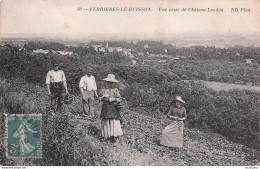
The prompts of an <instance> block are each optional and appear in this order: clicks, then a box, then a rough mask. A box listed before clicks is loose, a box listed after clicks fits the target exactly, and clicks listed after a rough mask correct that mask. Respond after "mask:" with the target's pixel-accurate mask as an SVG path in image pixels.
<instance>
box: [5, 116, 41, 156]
mask: <svg viewBox="0 0 260 169" xmlns="http://www.w3.org/2000/svg"><path fill="white" fill-rule="evenodd" d="M41 124H42V116H41V114H11V115H10V114H7V115H6V136H7V141H6V143H7V150H6V155H7V158H14V157H18V158H19V157H20V158H41V157H42V142H41V132H42V130H41Z"/></svg>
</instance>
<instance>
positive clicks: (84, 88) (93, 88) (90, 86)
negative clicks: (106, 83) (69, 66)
mask: <svg viewBox="0 0 260 169" xmlns="http://www.w3.org/2000/svg"><path fill="white" fill-rule="evenodd" d="M92 71H93V68H91V67H88V68H87V70H86V75H85V76H83V77H82V78H81V79H80V82H79V88H80V92H81V94H82V104H83V116H90V117H91V118H94V117H95V114H94V109H93V106H94V100H95V98H98V95H97V85H96V80H95V77H94V76H93V75H92Z"/></svg>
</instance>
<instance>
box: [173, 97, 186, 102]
mask: <svg viewBox="0 0 260 169" xmlns="http://www.w3.org/2000/svg"><path fill="white" fill-rule="evenodd" d="M174 101H179V102H181V103H186V102H185V101H184V100H182V98H181V96H176V97H175V99H174Z"/></svg>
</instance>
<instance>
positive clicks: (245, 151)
mask: <svg viewBox="0 0 260 169" xmlns="http://www.w3.org/2000/svg"><path fill="white" fill-rule="evenodd" d="M45 93H46V89H45V87H42V86H39V85H36V84H28V83H23V82H21V81H20V80H19V79H18V80H12V81H8V80H4V79H1V86H0V94H1V99H0V100H1V108H3V109H4V111H3V110H1V111H2V112H5V113H14V112H16V113H18V112H19V113H29V114H30V113H42V116H43V124H42V127H43V128H42V139H43V142H42V145H43V159H7V158H6V157H5V146H4V141H3V138H4V137H3V134H4V133H3V131H4V129H5V125H4V119H3V114H1V116H0V121H1V130H0V131H1V132H0V138H1V141H0V149H1V151H0V152H1V154H0V155H1V157H0V164H1V165H19V166H20V165H26V166H30V165H70V166H71V165H92V166H93V165H99V166H100V165H115V166H118V165H119V166H122V165H123V166H128V165H131V166H133V165H138V166H142V165H146V166H148V165H156V166H158V165H160V166H162V165H166V166H169V165H178V166H179V165H188V166H190V165H192V166H200V165H220V166H229V165H232V166H233V165H235V166H236V165H237V166H239V165H242V166H249V165H250V166H251V165H256V164H257V161H258V159H257V158H258V151H257V150H256V149H253V148H248V147H246V146H243V145H241V144H238V143H234V142H232V141H229V140H227V139H226V138H225V137H223V136H221V135H219V134H213V133H210V132H206V131H202V130H199V129H196V128H189V127H187V124H186V127H185V130H184V148H183V149H182V150H180V151H174V150H171V149H169V148H167V147H163V146H159V145H158V142H159V139H160V134H161V131H162V130H163V128H164V127H165V126H166V125H167V124H169V123H170V122H169V121H168V120H166V119H165V118H164V116H163V115H162V114H154V115H153V116H151V115H145V114H149V112H147V113H145V111H146V109H145V108H143V109H141V108H138V109H137V110H136V111H131V110H129V109H128V107H127V105H125V107H124V109H123V112H122V116H123V131H124V136H123V137H121V138H120V144H119V146H118V147H113V146H112V144H111V143H109V142H106V141H104V140H103V139H102V138H101V137H100V120H99V118H96V119H95V120H93V121H90V120H85V119H82V117H81V116H80V113H81V111H82V108H81V98H80V97H79V96H77V95H75V99H74V102H73V103H72V104H71V105H69V106H65V107H64V109H63V111H62V113H60V114H56V115H55V116H52V115H51V111H50V107H49V106H50V105H49V97H48V96H47V95H46V94H45ZM139 112H141V113H139ZM99 113H100V106H99V103H98V102H97V103H96V115H97V116H98V114H99Z"/></svg>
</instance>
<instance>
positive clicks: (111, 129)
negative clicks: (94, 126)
mask: <svg viewBox="0 0 260 169" xmlns="http://www.w3.org/2000/svg"><path fill="white" fill-rule="evenodd" d="M101 135H102V137H105V138H108V137H111V136H114V137H117V136H122V135H123V130H122V128H121V125H120V120H114V119H101Z"/></svg>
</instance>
